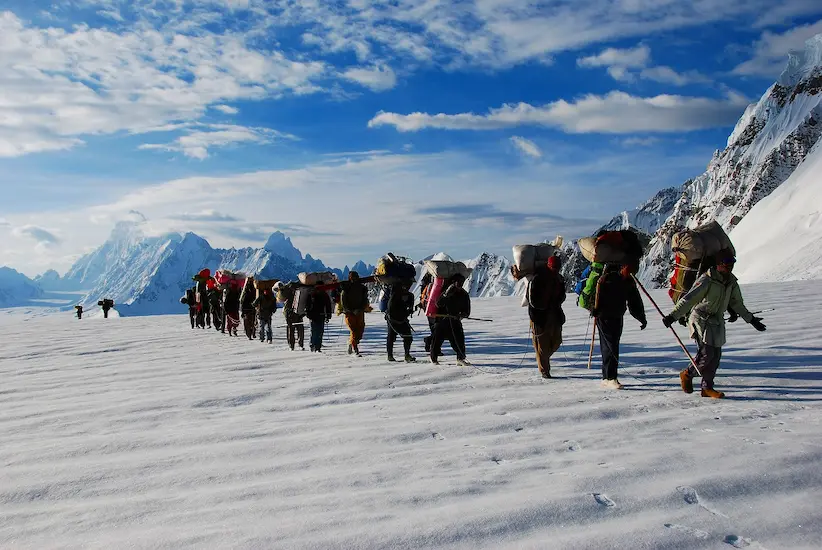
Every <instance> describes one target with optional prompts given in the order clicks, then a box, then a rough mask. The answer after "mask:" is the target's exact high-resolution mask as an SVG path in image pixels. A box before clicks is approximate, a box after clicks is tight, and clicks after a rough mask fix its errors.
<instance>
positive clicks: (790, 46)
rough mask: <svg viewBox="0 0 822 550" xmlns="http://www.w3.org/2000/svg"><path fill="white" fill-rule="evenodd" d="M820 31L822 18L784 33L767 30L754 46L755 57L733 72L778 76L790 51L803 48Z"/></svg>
mask: <svg viewBox="0 0 822 550" xmlns="http://www.w3.org/2000/svg"><path fill="white" fill-rule="evenodd" d="M819 33H822V20H819V21H817V22H816V23H811V24H808V25H802V26H798V27H794V28H792V29H790V30H787V31H785V32H783V33H773V32H769V31H765V32H763V33H762V36H761V37H760V38H759V40H757V41H756V43H755V44H754V46H753V48H754V55H753V57H752V58H751V59H749V60H748V61H745V62H744V63H741V64H739V65H738V66H737V67H735V68H734V70H733V73H734V74H737V75H748V76H761V77H764V78H768V79H773V78H776V77H777V76H779V73H781V72H782V70H783V69H784V68H785V64H786V63H787V61H788V53H790V52H791V51H794V50H801V49H802V48H803V47H804V45H805V42H806V41H807V40H808V39H809V38H811V37H813V36H816V35H817V34H819Z"/></svg>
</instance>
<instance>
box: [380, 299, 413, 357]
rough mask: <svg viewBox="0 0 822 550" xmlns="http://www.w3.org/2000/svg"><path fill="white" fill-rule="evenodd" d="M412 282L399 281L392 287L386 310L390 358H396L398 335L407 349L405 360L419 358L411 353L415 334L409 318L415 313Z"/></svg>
mask: <svg viewBox="0 0 822 550" xmlns="http://www.w3.org/2000/svg"><path fill="white" fill-rule="evenodd" d="M410 286H411V285H410V283H397V284H395V285H393V286H392V287H391V297H390V298H389V299H388V306H387V308H386V311H385V320H386V322H387V323H388V342H387V351H388V360H389V361H392V362H393V361H396V359H394V342H396V341H397V336H399V337H400V338H402V344H403V349H404V350H405V362H406V363H413V362H414V361H416V360H417V359H416V358H415V357H413V356H412V355H411V343H412V342H413V340H414V336H413V334H412V331H411V323H410V322H409V321H408V318H409V317H410V316H411V315H413V313H414V295H413V294H411V292H409V290H408V289H409V287H410Z"/></svg>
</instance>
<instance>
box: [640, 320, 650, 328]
mask: <svg viewBox="0 0 822 550" xmlns="http://www.w3.org/2000/svg"><path fill="white" fill-rule="evenodd" d="M647 326H648V321H642V322H640V324H639V330H645V328H646V327H647Z"/></svg>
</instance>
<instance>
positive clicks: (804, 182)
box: [732, 141, 822, 283]
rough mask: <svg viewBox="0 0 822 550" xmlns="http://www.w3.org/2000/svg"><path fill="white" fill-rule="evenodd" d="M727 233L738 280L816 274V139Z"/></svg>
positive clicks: (820, 229) (819, 183)
mask: <svg viewBox="0 0 822 550" xmlns="http://www.w3.org/2000/svg"><path fill="white" fill-rule="evenodd" d="M763 227H767V228H769V229H768V231H763V230H762V228H763ZM732 235H733V240H734V246H735V247H736V250H737V254H738V256H739V258H738V260H739V261H738V264H737V269H736V275H737V277H739V279H740V280H741V281H742V282H745V283H751V282H769V281H793V280H802V279H820V278H822V141H820V142H819V143H817V145H816V147H814V149H813V151H811V153H810V154H809V155H808V157H807V158H806V159H805V162H803V163H802V164H801V165H800V166H799V168H797V169H796V171H794V173H793V174H791V177H790V178H788V180H787V181H786V182H785V183H783V184H782V185H780V186H779V188H778V189H777V190H776V191H774V192H773V193H771V194H770V195H769V196H768V197H766V198H764V199H762V200H761V201H760V202H759V203H758V204H757V205H756V206H754V207H753V208H752V209H751V211H750V212H749V213H748V215H747V216H745V218H744V219H743V220H742V221H741V222H740V223H739V225H738V226H736V228H735V229H734V231H733V233H732Z"/></svg>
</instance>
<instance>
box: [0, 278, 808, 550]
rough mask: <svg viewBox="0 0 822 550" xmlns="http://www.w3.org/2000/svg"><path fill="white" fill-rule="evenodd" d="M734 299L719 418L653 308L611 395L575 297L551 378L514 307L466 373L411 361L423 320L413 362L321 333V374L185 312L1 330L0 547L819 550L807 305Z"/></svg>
mask: <svg viewBox="0 0 822 550" xmlns="http://www.w3.org/2000/svg"><path fill="white" fill-rule="evenodd" d="M743 293H744V294H745V298H746V301H747V303H748V305H749V307H750V309H752V310H758V309H767V308H771V307H775V308H777V309H776V311H774V312H768V313H765V314H763V316H764V317H765V322H766V324H768V327H769V330H768V332H766V333H764V334H760V333H757V332H755V331H754V330H753V329H752V328H750V327H749V326H747V325H745V324H744V323H742V322H741V321H740V322H738V323H737V324H734V325H730V328H729V341H730V345H729V346H728V347H727V348H726V349H725V356H724V359H723V365H722V368H721V369H720V373H719V376H718V378H717V387H718V388H720V389H722V390H724V391H726V392H728V399H726V400H723V401H715V400H708V399H703V398H700V397H699V396H698V394H694V395H685V394H683V393H682V392H681V390H680V389H679V386H678V378H677V373H678V371H679V370H680V369H681V368H683V367H684V366H685V360H684V356H683V354H682V352H681V350H680V349H679V347H678V346H677V345H676V343H675V342H674V340H673V337H672V336H671V335H670V333H669V332H668V331H667V330H666V329H664V327H662V325H661V321H660V320H659V319H658V316H657V315H656V313H655V312H654V311H653V310H652V307H651V306H650V304H647V303H646V309H647V311H648V316H649V328H648V329H646V330H645V331H643V332H640V331H639V325H638V323H636V322H634V321H633V320H631V319H629V318H626V331H625V335H624V338H623V349H622V351H623V361H624V365H623V367H622V369H621V376H620V379H621V381H622V382H623V383H624V384H626V385H627V388H626V390H624V391H621V392H615V391H612V390H610V391H609V390H604V389H602V388H601V387H600V386H599V378H600V374H599V370H598V367H599V364H598V362H595V368H594V369H593V370H590V371H589V370H587V369H586V368H585V363H586V362H587V346H588V343H587V338H586V332H587V330H586V327H587V326H588V318H587V313H586V312H584V311H582V310H580V309H579V308H576V307H575V306H574V305H573V300H572V299H571V297H569V300H568V303H566V313H567V315H568V323H567V324H566V326H565V344H564V346H563V348H562V349H561V350H560V352H559V353H558V354H557V355H556V356H555V361H554V366H553V374H554V375H555V376H556V377H557V379H555V380H549V381H543V380H542V379H540V378H539V376H538V373H537V371H536V366H535V363H534V359H533V353H532V351H531V350H530V348H529V346H528V338H527V336H528V325H527V312H526V310H525V308H521V307H519V300H518V299H517V298H510V299H506V298H498V299H493V300H475V301H474V309H475V315H476V316H478V317H490V318H493V319H494V320H495V321H494V322H493V323H481V322H471V321H466V323H465V326H466V332H467V334H468V357H469V359H471V360H472V361H474V363H475V368H470V367H463V368H460V367H457V366H456V365H455V362H454V356H453V353H452V352H451V351H450V350H449V349H447V345H446V354H447V355H448V357H446V358H445V359H444V361H443V362H442V364H441V365H440V366H439V367H438V366H435V365H431V364H428V363H427V362H424V361H423V354H422V350H421V347H422V336H424V335H426V334H427V324H426V323H425V319H424V318H421V317H415V318H414V327H415V328H416V329H417V330H418V331H419V333H418V335H417V337H416V341H415V346H414V351H415V352H416V355H417V357H418V359H420V362H419V363H417V364H413V365H407V364H405V363H395V364H389V363H387V362H385V360H384V356H385V353H384V335H385V329H384V321H382V317H381V315H379V314H372V315H369V316H368V324H369V326H368V328H367V329H366V340H365V342H364V343H363V345H362V349H363V352H364V354H365V357H363V358H361V359H357V358H353V357H350V356H348V355H346V354H345V347H346V341H345V338H344V335H340V334H341V333H340V327H341V322H340V318H339V317H334V318H333V319H332V321H331V324H330V325H329V328H328V332H327V333H326V343H327V344H326V345H327V349H326V353H324V354H322V355H318V354H313V353H309V352H307V351H306V352H299V351H297V352H291V351H289V350H288V349H287V347H286V345H285V341H284V339H280V340H276V341H275V344H274V345H273V346H270V345H267V344H261V343H259V342H248V341H247V340H246V339H245V338H229V337H228V336H225V335H222V334H218V333H216V332H215V331H213V330H210V331H203V330H199V329H197V330H191V329H190V328H189V325H188V318H187V316H186V315H175V316H158V317H140V318H134V317H132V318H112V319H108V320H104V319H102V318H90V319H83V320H82V321H78V320H77V319H75V318H73V317H71V316H70V314H67V313H66V314H60V315H48V316H37V315H34V314H33V313H34V312H33V311H32V310H31V309H29V310H25V311H17V312H16V313H11V314H7V315H2V316H0V326H1V327H2V331H3V334H4V336H5V338H4V344H3V346H2V348H0V380H2V382H0V441H2V442H3V445H2V447H0V465H2V468H0V548H4V549H5V548H194V547H196V548H340V549H342V548H415V549H417V548H436V547H447V548H466V549H467V548H597V549H601V548H731V547H746V546H747V547H751V548H769V549H778V548H819V547H820V546H822V515H820V513H819V505H818V495H819V492H820V488H822V469H820V468H819V464H820V459H822V431H820V420H822V412H820V402H822V385H820V381H822V353H820V348H819V341H820V336H822V334H821V333H822V330H820V327H819V323H818V322H816V315H817V312H818V311H819V310H820V306H822V293H820V292H819V291H818V290H817V285H815V284H814V283H781V284H764V285H753V286H747V287H745V288H743ZM654 295H655V296H656V297H657V299H658V301H659V303H660V305H662V307H663V309H668V308H669V306H670V304H669V301H668V299H667V297H666V296H665V295H664V293H662V292H658V293H655V294H654ZM181 308H182V306H181ZM281 319H282V316H281V315H280V314H279V312H278V314H277V315H276V316H275V325H276V326H281V325H282V324H283V323H282V322H281ZM284 332H285V331H284V329H275V337H277V338H284V336H285V335H284ZM307 332H308V331H307ZM679 333H680V335H681V336H683V337H685V332H684V330H683V329H682V328H681V327H680V330H679ZM307 336H308V334H306V337H307ZM587 336H590V332H588V333H587ZM306 344H307V342H306ZM691 349H692V351H693V346H691ZM526 351H527V355H526ZM595 358H598V356H596V355H595ZM520 365H521V366H520Z"/></svg>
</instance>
